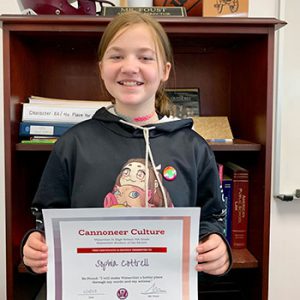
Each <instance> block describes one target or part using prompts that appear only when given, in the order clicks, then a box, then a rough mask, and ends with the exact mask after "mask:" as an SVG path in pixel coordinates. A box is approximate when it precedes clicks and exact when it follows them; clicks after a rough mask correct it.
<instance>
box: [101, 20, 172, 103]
mask: <svg viewBox="0 0 300 300" xmlns="http://www.w3.org/2000/svg"><path fill="white" fill-rule="evenodd" d="M99 66H100V73H101V77H102V79H103V81H104V84H105V86H106V89H107V90H108V92H109V93H110V94H111V95H112V96H113V97H114V98H115V101H116V104H117V105H119V106H123V107H126V106H128V105H130V106H132V105H134V106H136V107H141V106H142V107H146V108H147V107H148V108H149V109H153V106H154V102H155V94H156V91H157V89H158V87H159V85H160V83H161V82H163V81H166V80H167V79H168V77H169V73H170V68H171V66H170V63H166V64H164V63H163V62H162V58H161V55H160V53H157V47H156V45H155V41H154V38H153V34H152V33H151V31H150V29H149V28H148V27H147V25H145V24H135V25H132V26H130V27H128V28H125V29H122V30H120V31H119V32H118V33H117V34H116V36H115V37H114V38H113V39H112V41H111V42H110V44H109V45H108V47H107V49H106V51H105V54H104V56H103V59H102V61H101V62H100V63H99Z"/></svg>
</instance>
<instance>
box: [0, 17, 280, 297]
mask: <svg viewBox="0 0 300 300" xmlns="http://www.w3.org/2000/svg"><path fill="white" fill-rule="evenodd" d="M0 20H1V22H2V28H3V56H4V60H3V65H4V85H3V86H4V126H5V128H4V130H5V191H6V199H5V201H6V241H7V253H6V254H7V255H6V257H7V280H6V281H7V298H8V299H25V296H24V297H23V296H22V297H23V298H18V297H19V296H18V295H19V294H21V295H26V293H27V288H28V287H26V284H24V278H25V277H26V276H31V275H28V274H25V273H24V272H19V271H18V269H19V265H20V252H19V245H20V241H21V239H22V237H23V235H24V233H25V232H26V231H27V230H28V229H30V228H32V227H33V226H34V220H33V218H32V216H31V214H30V204H31V201H32V198H33V195H34V193H35V190H36V188H37V185H38V182H39V178H40V176H41V173H42V170H43V167H44V165H45V163H46V161H47V158H48V155H49V153H50V151H51V149H52V145H45V144H43V145H28V144H26V145H25V144H20V143H19V137H18V129H19V122H20V121H21V105H20V103H22V102H24V101H25V100H26V99H27V97H29V96H30V95H39V96H44V97H53V98H66V99H78V100H81V99H82V100H89V99H95V100H105V99H106V95H105V94H104V92H103V91H102V90H101V88H100V85H99V76H98V75H99V74H98V66H97V54H96V52H97V47H98V43H99V40H100V38H101V34H102V32H103V30H104V29H105V27H106V26H107V24H108V22H109V21H110V18H103V17H92V16H22V15H17V16H14V15H7V16H2V17H1V19H0ZM159 21H160V22H161V23H162V25H163V26H164V28H165V30H166V31H167V33H168V35H169V37H170V40H171V43H172V46H173V49H174V56H175V62H176V65H175V70H176V80H175V78H171V80H170V82H169V86H168V87H169V88H177V87H186V88H188V87H196V88H199V90H200V104H201V112H202V114H203V115H206V116H218V115H219V116H228V119H229V121H230V125H231V128H232V131H233V135H234V137H236V139H235V140H234V141H233V142H232V143H231V144H228V143H226V144H225V143H218V144H216V143H214V144H211V147H212V149H213V150H214V151H215V154H216V157H217V158H221V159H222V160H231V161H236V162H237V163H239V164H242V165H243V166H244V167H245V168H248V169H249V172H250V174H251V177H250V194H249V218H248V221H249V225H248V241H247V249H244V250H234V251H233V259H234V269H233V270H232V274H231V273H230V274H228V276H229V278H230V279H232V281H236V282H237V285H234V286H236V287H237V288H238V289H240V293H241V294H246V295H247V299H255V300H260V299H263V300H267V299H268V269H269V264H268V261H269V224H270V199H271V194H270V189H271V162H272V130H273V123H272V115H273V110H272V106H273V104H272V103H273V77H274V76H273V75H274V74H273V61H274V34H275V30H277V29H279V28H280V27H281V26H283V25H284V24H285V22H282V21H280V20H277V19H273V18H200V17H186V18H176V17H173V18H159ZM231 275H232V277H231ZM233 275H234V276H233ZM239 275H241V276H239ZM24 276H25V277H24ZM247 276H250V277H249V278H251V280H248V279H247V278H248V277H247ZM26 278H27V277H26ZM26 282H27V281H26ZM30 282H31V289H32V288H34V287H35V279H34V278H33V279H32V278H31V279H30ZM39 284H40V281H39V282H36V286H37V288H38V287H39ZM224 286H225V285H224ZM245 289H246V290H245ZM17 291H18V293H17ZM22 293H23V294H22ZM210 293H213V291H211V292H210ZM210 295H211V294H210ZM216 295H219V296H220V297H222V295H223V296H226V295H225V291H223V292H220V291H216ZM201 299H206V298H205V296H203V298H201ZM209 299H211V298H209Z"/></svg>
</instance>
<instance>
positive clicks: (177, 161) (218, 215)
mask: <svg viewBox="0 0 300 300" xmlns="http://www.w3.org/2000/svg"><path fill="white" fill-rule="evenodd" d="M98 55H99V69H100V75H101V79H102V81H103V83H104V86H105V88H106V90H107V91H108V92H109V94H110V95H111V96H112V98H113V99H112V103H113V105H112V106H110V107H107V108H102V109H100V110H98V111H97V112H96V114H95V115H94V116H93V118H92V119H90V120H87V121H85V122H82V123H80V124H77V125H76V126H74V127H72V128H71V129H70V130H69V131H68V132H67V133H66V134H65V135H64V136H62V137H61V138H60V139H59V140H58V141H57V142H56V144H55V146H54V149H53V151H52V153H51V155H50V157H49V160H48V162H47V165H46V167H45V170H44V173H43V175H42V178H41V181H40V184H39V187H38V190H37V193H36V195H35V197H34V200H33V205H32V206H33V212H34V215H35V216H36V219H37V228H36V229H33V230H31V231H30V232H28V233H27V235H26V236H25V238H24V242H23V245H24V246H22V247H23V248H22V250H23V260H24V263H25V265H26V266H28V267H29V268H31V270H32V271H33V272H35V273H45V272H46V271H47V257H48V254H47V253H48V252H47V245H46V242H45V239H44V235H43V220H42V213H41V209H42V208H55V207H56V208H57V207H61V208H69V207H72V208H76V207H104V204H105V203H107V201H108V200H106V202H105V199H108V198H107V197H106V196H107V195H108V194H110V192H111V191H114V186H115V182H116V179H117V178H118V175H119V174H122V176H123V177H122V182H123V183H122V184H124V182H128V180H132V181H134V184H132V185H131V186H137V187H138V188H139V191H141V190H143V191H144V193H139V196H140V194H141V195H142V196H141V197H144V198H143V199H140V200H139V203H140V204H139V205H142V206H146V207H148V205H149V203H151V201H149V200H150V198H151V195H149V193H148V192H146V191H149V190H150V186H151V183H150V182H149V180H148V179H149V178H150V174H149V168H150V167H149V166H153V168H152V169H153V170H154V175H155V180H154V182H155V183H156V189H159V191H160V192H159V193H158V192H157V195H156V196H158V195H159V197H160V199H156V200H155V201H156V203H159V206H161V205H163V206H165V207H168V206H175V207H176V206H179V207H191V206H200V207H201V225H200V236H199V240H200V242H199V245H198V246H197V245H195V247H196V246H197V247H196V250H197V253H198V255H195V256H196V257H195V261H197V262H198V264H197V265H196V269H197V270H198V271H199V272H205V273H208V274H212V275H221V274H224V273H226V272H227V271H228V269H229V268H230V264H231V255H230V248H229V246H228V244H227V243H226V240H225V238H224V236H223V232H224V217H225V213H224V212H225V207H224V203H223V201H222V196H221V191H220V181H219V175H218V171H217V166H216V162H215V158H214V155H213V152H212V151H211V149H210V147H209V146H208V145H207V143H206V142H205V140H204V139H203V138H202V137H200V136H199V135H197V133H195V132H194V131H193V130H192V120H191V119H185V120H174V119H172V118H169V117H168V116H169V100H168V98H167V97H166V96H165V94H164V85H165V82H166V81H167V80H168V78H169V74H170V70H171V66H172V62H173V59H172V51H171V47H170V43H169V40H168V38H167V35H166V33H165V32H164V30H163V28H162V27H161V25H160V24H159V23H158V22H157V21H156V20H155V19H153V18H151V17H149V16H147V15H143V14H140V13H137V12H130V13H126V14H123V15H120V16H117V17H116V18H115V19H114V20H113V21H112V22H111V23H110V24H109V25H108V26H107V28H106V30H105V32H104V34H103V36H102V39H101V42H100V45H99V51H98ZM140 159H143V161H144V163H145V166H144V167H143V168H140V167H139V166H137V165H131V166H130V167H127V168H124V164H125V163H126V162H132V161H135V162H136V163H137V162H139V161H140ZM138 168H140V169H138ZM126 180H127V181H126ZM131 192H132V191H131ZM132 195H133V196H134V197H136V196H137V193H136V191H134V193H133V194H132ZM152 196H153V195H152ZM118 201H120V203H123V204H124V203H125V202H126V201H124V200H120V199H118ZM126 203H127V204H128V202H126ZM170 203H171V204H170ZM106 206H109V205H106ZM150 206H151V205H150ZM150 206H149V207H150ZM107 209H109V208H107ZM124 209H126V208H124ZM170 209H171V208H170Z"/></svg>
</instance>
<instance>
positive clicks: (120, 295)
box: [117, 288, 128, 300]
mask: <svg viewBox="0 0 300 300" xmlns="http://www.w3.org/2000/svg"><path fill="white" fill-rule="evenodd" d="M117 296H118V298H119V299H121V300H122V299H123V300H124V299H127V297H128V291H127V290H126V289H123V288H121V289H119V290H118V291H117Z"/></svg>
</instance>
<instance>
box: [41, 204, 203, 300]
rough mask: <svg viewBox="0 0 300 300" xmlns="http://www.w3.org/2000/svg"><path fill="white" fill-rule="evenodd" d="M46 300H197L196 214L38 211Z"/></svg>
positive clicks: (155, 210)
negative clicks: (45, 251) (45, 246)
mask: <svg viewBox="0 0 300 300" xmlns="http://www.w3.org/2000/svg"><path fill="white" fill-rule="evenodd" d="M43 215H44V222H45V233H46V240H47V244H48V247H49V258H48V273H47V299H48V300H51V299H55V300H59V299H66V300H69V299H72V300H73V299H82V300H85V299H101V300H113V299H116V300H118V299H134V300H138V299H161V300H164V299H165V300H169V299H172V300H176V299H178V300H195V299H198V296H197V295H198V289H197V271H196V270H195V265H196V246H197V244H198V234H199V219H200V208H169V209H167V208H149V209H147V208H130V209H124V208H121V209H118V208H115V209H108V208H84V209H47V210H43Z"/></svg>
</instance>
